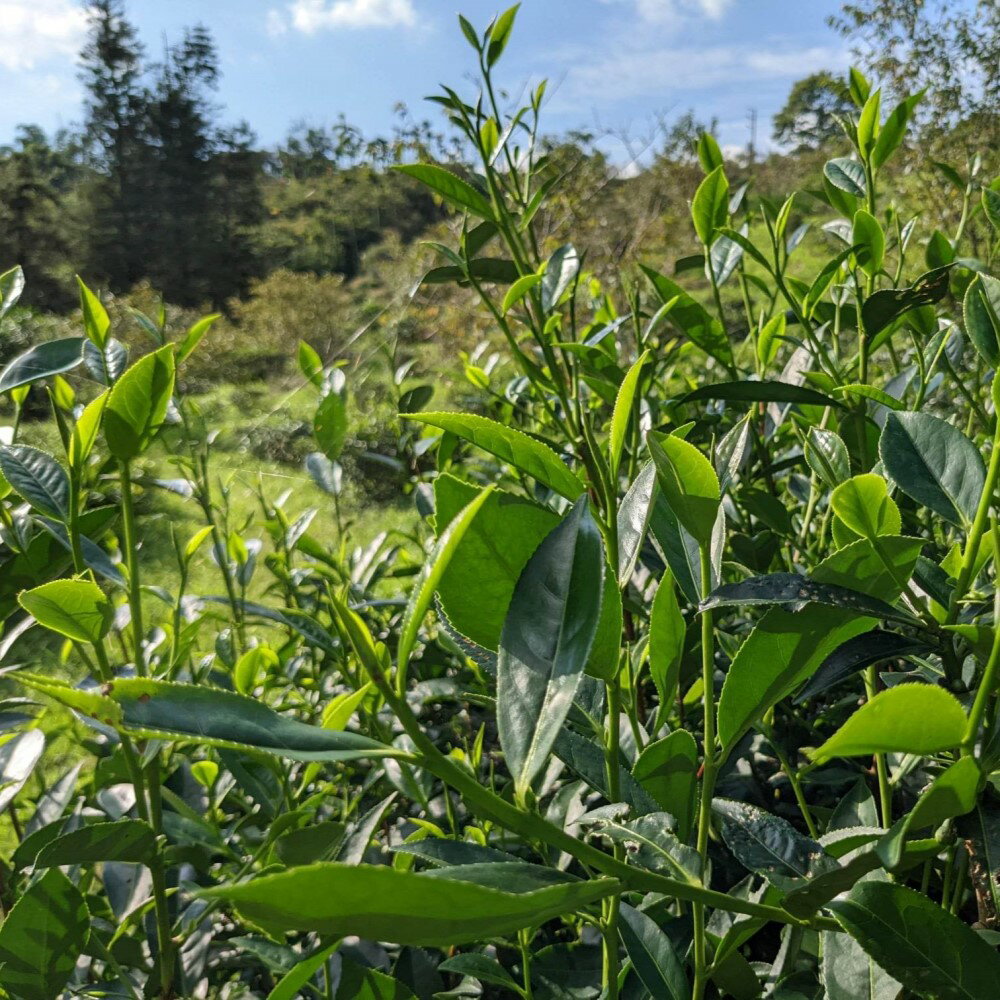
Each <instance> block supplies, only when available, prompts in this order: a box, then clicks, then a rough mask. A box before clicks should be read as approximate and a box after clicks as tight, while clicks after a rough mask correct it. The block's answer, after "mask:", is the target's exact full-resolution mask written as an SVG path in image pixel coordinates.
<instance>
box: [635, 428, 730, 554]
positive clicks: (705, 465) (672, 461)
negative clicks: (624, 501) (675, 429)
mask: <svg viewBox="0 0 1000 1000" xmlns="http://www.w3.org/2000/svg"><path fill="white" fill-rule="evenodd" d="M646 445H647V447H648V448H649V453H650V455H651V456H652V459H653V462H654V463H655V465H656V476H657V481H658V482H659V484H660V489H661V490H663V496H664V498H665V499H666V501H667V504H668V505H669V506H670V509H671V510H672V511H673V513H674V515H675V516H676V518H677V520H678V521H680V523H681V524H682V525H683V526H684V527H685V528H687V530H688V531H689V532H690V533H691V535H692V536H693V537H694V538H695V540H696V541H697V542H698V543H699V545H702V546H705V545H708V544H709V543H710V542H711V539H712V531H713V529H714V528H715V519H716V516H717V514H718V511H719V503H720V500H721V491H720V489H719V477H718V476H717V475H716V474H715V469H713V468H712V463H711V462H709V460H708V459H707V458H705V456H704V455H702V453H701V452H700V451H698V449H697V448H695V447H694V445H692V444H688V442H687V441H685V440H684V439H683V438H679V437H676V436H674V435H667V436H659V437H658V436H656V435H655V434H653V433H650V434H647V435H646Z"/></svg>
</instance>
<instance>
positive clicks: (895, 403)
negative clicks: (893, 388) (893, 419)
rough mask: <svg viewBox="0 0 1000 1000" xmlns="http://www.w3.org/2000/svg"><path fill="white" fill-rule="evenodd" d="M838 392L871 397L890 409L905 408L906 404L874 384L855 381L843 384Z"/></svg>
mask: <svg viewBox="0 0 1000 1000" xmlns="http://www.w3.org/2000/svg"><path fill="white" fill-rule="evenodd" d="M837 392H849V393H850V394H851V395H852V396H860V397H861V398H862V399H870V400H872V402H874V403H878V404H880V405H881V406H885V407H888V408H889V409H890V410H905V409H906V404H905V403H902V402H900V400H898V399H896V397H895V396H890V395H889V393H887V392H885V391H884V390H882V389H879V388H878V387H877V386H874V385H865V384H863V383H853V384H852V385H841V386H838V387H837Z"/></svg>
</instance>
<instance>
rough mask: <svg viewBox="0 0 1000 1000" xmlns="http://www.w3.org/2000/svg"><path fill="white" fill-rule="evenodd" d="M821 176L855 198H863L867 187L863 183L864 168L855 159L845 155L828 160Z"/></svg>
mask: <svg viewBox="0 0 1000 1000" xmlns="http://www.w3.org/2000/svg"><path fill="white" fill-rule="evenodd" d="M823 176H824V177H826V179H827V180H828V181H829V182H830V183H831V184H832V185H833V186H834V187H835V188H837V189H839V190H840V191H846V192H847V193H848V194H850V195H854V197H855V198H864V197H865V193H866V191H867V189H868V186H867V184H866V183H865V168H864V167H863V166H862V165H861V164H860V163H858V161H857V160H851V159H849V158H847V157H846V156H842V157H838V158H837V159H834V160H828V161H827V163H826V165H825V166H824V167H823Z"/></svg>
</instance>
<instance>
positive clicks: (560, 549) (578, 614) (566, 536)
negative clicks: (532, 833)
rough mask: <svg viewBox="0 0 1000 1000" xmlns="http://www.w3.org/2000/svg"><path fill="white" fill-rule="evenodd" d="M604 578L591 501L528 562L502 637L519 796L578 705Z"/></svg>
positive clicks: (501, 700) (503, 703)
mask: <svg viewBox="0 0 1000 1000" xmlns="http://www.w3.org/2000/svg"><path fill="white" fill-rule="evenodd" d="M603 576H604V556H603V550H602V544H601V536H600V532H599V531H598V528H597V525H596V524H595V523H594V520H593V518H592V517H591V515H590V511H589V508H588V504H587V500H586V498H584V499H582V500H580V501H579V502H578V503H577V504H576V505H575V506H574V508H573V510H572V512H571V513H570V514H569V515H568V516H567V518H566V519H565V520H564V521H562V522H561V523H560V524H559V525H558V526H557V527H556V528H554V529H553V531H552V532H551V533H550V534H549V535H548V536H546V538H545V540H544V541H543V542H542V544H541V545H540V546H539V547H538V550H537V551H536V552H535V553H534V554H533V555H532V557H531V558H530V559H529V560H528V563H527V565H526V566H525V568H524V570H523V572H522V573H521V576H520V578H519V579H518V581H517V586H516V587H515V588H514V595H513V597H512V598H511V602H510V607H509V609H508V611H507V616H506V618H505V619H504V625H503V631H502V633H501V635H500V650H499V657H498V660H497V724H498V728H499V734H500V745H501V747H502V748H503V752H504V757H505V758H506V761H507V766H508V768H509V770H510V772H511V774H512V776H513V777H514V781H515V785H516V788H517V790H518V793H519V794H524V792H526V791H527V789H528V788H529V786H530V784H531V781H532V779H533V778H534V777H535V776H536V775H537V773H538V772H539V770H540V769H541V768H542V767H543V766H544V764H545V761H546V760H547V758H548V755H549V753H550V752H551V749H552V744H553V742H554V740H555V737H556V734H557V733H558V731H559V729H560V728H561V727H562V725H563V722H564V720H565V718H566V715H567V713H568V712H569V709H570V705H572V703H573V696H574V694H575V693H576V689H577V686H578V685H579V683H580V678H581V677H582V675H583V671H584V667H585V665H586V663H587V659H588V657H589V655H590V648H591V645H592V644H593V641H594V637H595V635H596V634H597V624H598V620H599V617H600V607H601V595H602V590H603Z"/></svg>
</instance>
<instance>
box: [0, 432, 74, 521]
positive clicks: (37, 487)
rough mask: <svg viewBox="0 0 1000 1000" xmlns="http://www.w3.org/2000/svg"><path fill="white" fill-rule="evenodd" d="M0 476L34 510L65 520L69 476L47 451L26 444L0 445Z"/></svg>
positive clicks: (67, 506)
mask: <svg viewBox="0 0 1000 1000" xmlns="http://www.w3.org/2000/svg"><path fill="white" fill-rule="evenodd" d="M0 473H3V477H4V479H6V480H7V482H8V483H9V484H10V486H11V488H12V489H14V490H15V491H16V492H17V493H18V494H19V495H20V496H22V497H23V498H24V499H25V500H27V501H28V503H30V504H31V506H32V507H34V508H35V509H36V510H39V511H41V512H42V513H43V514H48V515H49V517H54V518H56V519H57V520H59V521H66V520H67V519H68V518H69V477H68V476H67V475H66V470H65V469H64V468H63V467H62V466H61V465H60V464H59V463H58V462H57V461H56V460H55V459H54V458H53V457H52V456H51V455H50V454H48V452H44V451H40V450H39V449H38V448H32V447H31V446H30V445H26V444H0Z"/></svg>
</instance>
